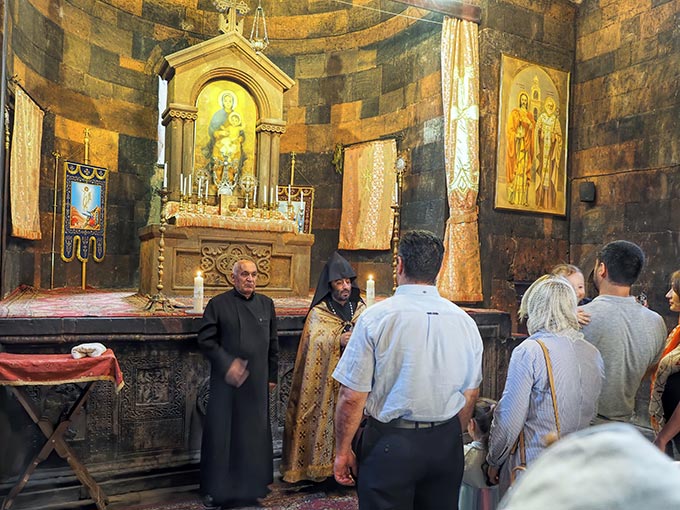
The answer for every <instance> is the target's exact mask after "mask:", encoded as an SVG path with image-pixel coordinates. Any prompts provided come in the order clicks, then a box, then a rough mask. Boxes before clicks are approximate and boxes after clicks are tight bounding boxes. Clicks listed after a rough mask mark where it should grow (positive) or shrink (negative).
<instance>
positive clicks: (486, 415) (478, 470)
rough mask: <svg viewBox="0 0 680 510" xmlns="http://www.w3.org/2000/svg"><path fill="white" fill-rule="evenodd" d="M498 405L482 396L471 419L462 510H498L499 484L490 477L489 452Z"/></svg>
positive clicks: (461, 496) (460, 504)
mask: <svg viewBox="0 0 680 510" xmlns="http://www.w3.org/2000/svg"><path fill="white" fill-rule="evenodd" d="M495 404H496V403H495V402H494V401H493V400H491V399H486V398H480V399H478V400H477V402H476V403H475V410H474V414H473V416H472V418H471V419H470V421H469V422H468V426H467V431H468V434H469V435H470V437H471V438H472V442H471V443H468V444H466V445H465V446H464V452H465V473H464V474H463V483H462V485H461V487H460V498H459V502H458V506H459V509H460V510H495V509H496V507H497V506H498V499H499V497H498V486H495V485H489V484H488V483H487V478H486V454H487V450H488V440H489V430H490V429H491V419H492V418H493V408H494V405H495Z"/></svg>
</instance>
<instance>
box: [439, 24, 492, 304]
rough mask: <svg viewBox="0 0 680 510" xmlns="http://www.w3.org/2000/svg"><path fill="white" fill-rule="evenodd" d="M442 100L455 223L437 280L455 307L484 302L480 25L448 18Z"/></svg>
mask: <svg viewBox="0 0 680 510" xmlns="http://www.w3.org/2000/svg"><path fill="white" fill-rule="evenodd" d="M441 60H442V70H441V74H442V99H443V102H444V151H445V167H446V187H447V198H448V203H449V213H450V216H449V219H448V220H447V221H446V233H445V235H444V248H445V252H444V261H443V263H442V268H441V270H440V272H439V276H438V278H437V287H438V288H439V292H440V294H441V295H442V296H443V297H445V298H447V299H449V300H451V301H462V302H474V301H481V300H482V299H483V296H482V276H481V267H480V257H479V233H478V230H477V229H478V226H477V213H478V208H477V194H478V192H479V42H478V38H477V25H476V24H475V23H472V22H469V21H463V20H458V19H451V18H446V19H445V20H444V26H443V30H442V44H441Z"/></svg>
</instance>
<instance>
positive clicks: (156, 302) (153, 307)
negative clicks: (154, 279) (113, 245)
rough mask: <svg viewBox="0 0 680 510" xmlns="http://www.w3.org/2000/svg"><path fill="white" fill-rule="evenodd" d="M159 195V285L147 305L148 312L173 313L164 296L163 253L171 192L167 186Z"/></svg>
mask: <svg viewBox="0 0 680 510" xmlns="http://www.w3.org/2000/svg"><path fill="white" fill-rule="evenodd" d="M158 194H159V195H160V196H161V225H160V227H159V228H158V230H159V231H160V233H161V235H160V238H159V240H158V283H157V284H156V289H157V290H158V292H156V294H154V295H153V296H147V298H148V300H149V302H148V303H147V304H146V310H150V311H152V312H156V311H158V308H160V309H161V310H163V311H164V312H173V311H175V307H174V306H173V305H172V303H171V302H170V298H169V297H167V296H166V295H165V294H163V262H165V255H164V254H163V253H164V252H165V229H166V228H167V223H168V219H167V216H166V213H167V206H168V195H169V194H170V192H169V191H168V188H167V187H166V186H163V188H162V189H160V190H158Z"/></svg>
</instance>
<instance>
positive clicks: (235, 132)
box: [196, 81, 255, 194]
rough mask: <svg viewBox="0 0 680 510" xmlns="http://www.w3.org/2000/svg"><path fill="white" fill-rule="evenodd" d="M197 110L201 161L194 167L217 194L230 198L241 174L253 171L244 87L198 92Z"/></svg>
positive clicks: (250, 116)
mask: <svg viewBox="0 0 680 510" xmlns="http://www.w3.org/2000/svg"><path fill="white" fill-rule="evenodd" d="M215 104H217V105H219V107H218V108H217V109H215ZM198 107H199V118H198V119H197V126H196V134H197V136H196V143H197V146H199V147H201V151H200V154H201V156H202V161H200V162H199V161H197V163H198V165H197V167H198V168H204V169H205V171H206V172H207V173H208V174H209V175H210V180H211V181H212V183H213V184H215V185H216V186H217V188H218V193H226V194H231V193H232V192H233V190H234V188H235V187H236V185H237V184H238V183H239V181H240V179H241V176H242V175H244V171H245V173H249V172H248V171H247V170H248V169H251V168H252V167H253V159H254V155H253V152H254V151H253V149H254V137H255V133H254V129H253V127H252V126H254V124H255V105H254V101H253V99H252V97H251V96H250V95H249V94H248V92H247V91H246V90H245V89H243V87H241V86H239V85H237V84H235V83H233V82H227V81H220V82H215V83H213V84H209V85H208V86H207V87H206V88H205V89H204V90H203V91H202V92H201V94H200V96H199V100H198ZM208 119H210V120H209V121H208ZM201 135H202V136H201ZM251 172H252V170H251Z"/></svg>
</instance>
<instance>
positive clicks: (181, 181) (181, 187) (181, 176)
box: [179, 174, 184, 196]
mask: <svg viewBox="0 0 680 510" xmlns="http://www.w3.org/2000/svg"><path fill="white" fill-rule="evenodd" d="M179 194H180V195H182V196H184V174H179Z"/></svg>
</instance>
